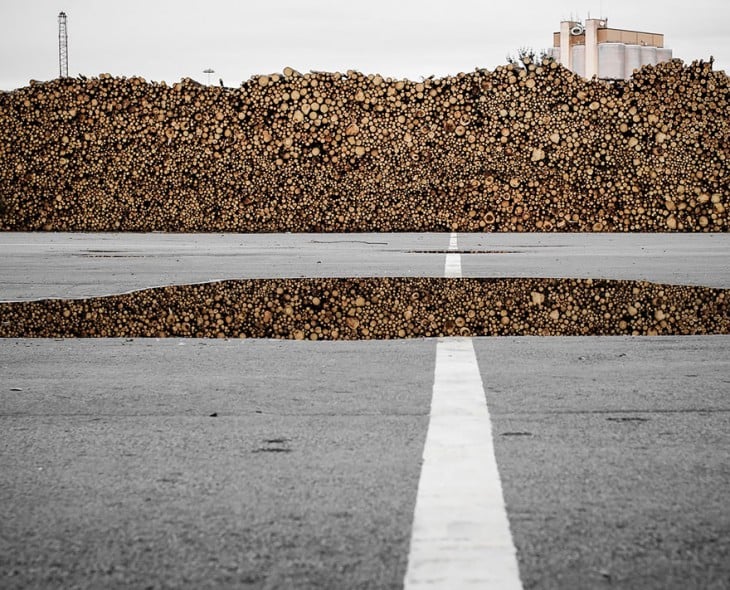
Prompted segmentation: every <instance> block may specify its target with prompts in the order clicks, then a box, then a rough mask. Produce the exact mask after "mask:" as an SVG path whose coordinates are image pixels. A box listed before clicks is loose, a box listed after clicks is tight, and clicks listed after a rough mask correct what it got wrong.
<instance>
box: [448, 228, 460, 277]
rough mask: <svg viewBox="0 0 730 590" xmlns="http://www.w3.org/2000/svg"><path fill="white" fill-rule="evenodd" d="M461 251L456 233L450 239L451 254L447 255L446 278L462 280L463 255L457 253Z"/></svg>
mask: <svg viewBox="0 0 730 590" xmlns="http://www.w3.org/2000/svg"><path fill="white" fill-rule="evenodd" d="M458 249H459V243H458V241H457V237H456V234H455V233H452V234H451V237H450V238H449V253H448V254H447V255H446V267H445V269H444V276H445V277H446V278H447V279H449V278H455V279H458V278H461V255H460V254H459V253H458V252H457V251H456V250H458Z"/></svg>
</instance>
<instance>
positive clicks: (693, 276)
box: [0, 233, 730, 301]
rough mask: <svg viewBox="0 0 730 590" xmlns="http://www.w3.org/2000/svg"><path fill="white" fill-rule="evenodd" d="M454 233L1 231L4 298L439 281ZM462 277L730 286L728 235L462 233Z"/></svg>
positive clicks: (0, 273) (1, 289) (1, 296)
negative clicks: (275, 283) (221, 283)
mask: <svg viewBox="0 0 730 590" xmlns="http://www.w3.org/2000/svg"><path fill="white" fill-rule="evenodd" d="M448 244H449V235H448V234H256V235H252V234H223V235H220V234H72V233H69V234H54V233H0V252H2V256H0V301H18V300H29V299H41V298H46V297H54V298H80V297H90V296H99V295H110V294H117V293H126V292H129V291H134V290H138V289H144V288H149V287H156V286H161V285H174V284H189V283H201V282H207V281H216V280H224V279H239V278H298V277H379V276H390V277H394V276H405V277H419V276H420V277H441V276H443V273H444V258H445V252H446V251H447V249H448ZM459 251H460V252H462V254H461V267H462V273H463V276H465V277H551V278H607V279H628V280H648V281H653V282H658V283H671V284H686V285H702V286H706V287H721V288H730V258H729V257H728V252H730V234H671V235H670V234H459Z"/></svg>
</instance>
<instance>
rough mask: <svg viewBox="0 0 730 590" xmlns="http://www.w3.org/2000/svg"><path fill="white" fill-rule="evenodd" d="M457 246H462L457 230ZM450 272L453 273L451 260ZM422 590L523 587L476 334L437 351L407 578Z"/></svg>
mask: <svg viewBox="0 0 730 590" xmlns="http://www.w3.org/2000/svg"><path fill="white" fill-rule="evenodd" d="M452 246H453V247H452ZM449 249H450V250H456V235H455V234H452V236H451V245H450V247H449ZM447 256H448V255H447ZM455 256H457V257H458V254H455ZM459 266H460V265H459ZM451 268H452V269H454V268H456V266H455V265H453V266H452V267H451ZM445 272H446V275H447V276H449V275H448V273H449V263H448V258H447V263H446V271H445ZM421 588H428V589H429V590H435V589H443V590H459V589H461V588H480V589H493V588H494V589H500V590H503V589H504V590H512V589H515V590H520V589H521V588H522V583H521V582H520V575H519V568H518V565H517V555H516V550H515V547H514V544H513V542H512V535H511V533H510V529H509V521H508V519H507V511H506V509H505V506H504V499H503V496H502V484H501V481H500V479H499V471H498V469H497V462H496V459H495V456H494V445H493V443H492V427H491V421H490V419H489V410H488V408H487V403H486V397H485V394H484V387H483V385H482V378H481V375H480V373H479V366H478V364H477V359H476V354H475V353H474V346H473V344H472V341H471V339H468V338H443V339H440V340H439V342H438V345H437V348H436V370H435V376H434V386H433V398H432V400H431V415H430V419H429V425H428V433H427V435H426V443H425V446H424V450H423V467H422V470H421V479H420V481H419V484H418V495H417V497H416V509H415V514H414V519H413V532H412V536H411V549H410V554H409V556H408V569H407V571H406V577H405V582H404V589H405V590H420V589H421Z"/></svg>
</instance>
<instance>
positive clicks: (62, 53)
mask: <svg viewBox="0 0 730 590" xmlns="http://www.w3.org/2000/svg"><path fill="white" fill-rule="evenodd" d="M58 75H59V77H60V78H68V31H67V30H66V13H65V12H59V13H58Z"/></svg>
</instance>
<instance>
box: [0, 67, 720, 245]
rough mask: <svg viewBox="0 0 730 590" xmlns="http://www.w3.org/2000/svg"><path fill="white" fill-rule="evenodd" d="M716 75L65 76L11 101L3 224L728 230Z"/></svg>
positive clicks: (5, 135)
mask: <svg viewBox="0 0 730 590" xmlns="http://www.w3.org/2000/svg"><path fill="white" fill-rule="evenodd" d="M729 113H730V91H729V89H728V77H727V76H726V74H725V73H724V72H717V71H713V69H712V65H711V64H710V63H703V62H695V63H693V64H691V65H685V64H683V63H682V62H681V61H678V60H675V61H672V62H669V63H664V64H661V65H658V66H656V67H650V66H647V67H645V68H643V69H642V70H640V71H639V72H638V73H636V74H635V75H634V77H633V78H632V79H631V80H629V81H628V82H615V83H609V82H603V81H597V80H593V81H588V80H585V79H583V78H581V77H579V76H577V75H575V74H573V73H571V72H570V71H568V70H566V69H564V68H563V67H562V66H560V65H558V64H557V63H556V62H554V61H549V60H546V61H543V62H542V63H532V62H531V61H530V58H528V57H526V58H525V59H524V61H523V62H520V63H517V64H510V65H506V66H500V67H498V68H497V69H496V70H495V71H491V72H490V71H486V70H476V71H474V72H471V73H468V74H459V75H456V76H453V77H447V78H442V79H425V80H423V81H421V82H413V81H405V80H392V79H389V78H387V79H384V78H383V77H381V76H379V75H368V76H366V75H363V74H360V73H358V72H352V71H350V72H347V73H346V74H339V73H334V74H333V73H320V72H316V73H315V72H313V73H308V74H299V73H298V72H295V71H293V70H291V69H289V68H286V69H285V71H284V72H283V74H273V75H266V76H258V77H255V78H252V79H251V80H249V81H247V82H245V83H244V84H242V85H241V87H240V88H236V89H233V88H223V87H208V86H203V85H201V84H199V83H197V82H194V81H192V80H189V79H185V80H183V81H181V82H178V83H175V84H173V85H171V86H169V85H167V84H166V83H164V82H161V83H155V82H146V81H145V80H143V79H141V78H129V79H126V78H113V77H111V76H109V75H101V76H100V77H98V78H93V79H69V78H67V79H59V80H55V81H53V82H48V83H31V85H30V86H28V87H25V88H22V89H18V90H15V91H13V92H7V93H0V229H5V230H56V231H71V230H76V231H114V230H119V231H152V230H159V231H211V232H212V231H237V232H262V231H265V232H273V231H294V232H298V231H444V230H459V231H652V232H653V231H728V227H729V224H728V211H727V208H728V206H729V204H728V199H729V198H730V197H729V194H730V193H729V191H728V181H729V180H728V179H730V172H729V171H728V159H727V148H728V142H729V141H730V119H729V116H728V114H729Z"/></svg>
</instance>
